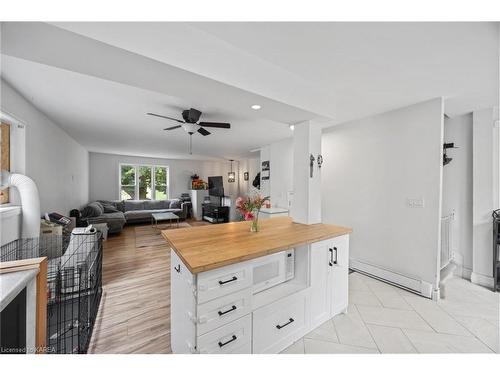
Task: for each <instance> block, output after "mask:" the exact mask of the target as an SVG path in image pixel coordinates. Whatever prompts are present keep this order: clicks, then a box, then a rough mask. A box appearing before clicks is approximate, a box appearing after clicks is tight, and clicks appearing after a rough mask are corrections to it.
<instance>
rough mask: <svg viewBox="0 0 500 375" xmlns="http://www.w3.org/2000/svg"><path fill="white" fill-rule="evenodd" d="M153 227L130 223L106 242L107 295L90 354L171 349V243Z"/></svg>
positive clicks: (90, 347) (93, 336)
mask: <svg viewBox="0 0 500 375" xmlns="http://www.w3.org/2000/svg"><path fill="white" fill-rule="evenodd" d="M189 224H190V225H192V226H197V225H205V224H207V223H198V222H193V221H190V222H189ZM165 227H166V226H160V228H161V229H164V228H165ZM136 228H138V230H136ZM150 228H151V226H150V225H147V224H146V225H137V226H126V227H125V228H124V230H123V231H122V233H121V234H119V235H114V236H109V237H108V240H107V241H105V242H104V243H103V244H104V256H103V295H102V300H101V306H100V308H99V313H98V316H97V321H96V324H95V327H94V332H93V335H92V339H91V342H90V346H89V350H88V353H124V354H125V353H170V352H171V349H170V247H169V246H168V245H167V243H166V242H165V241H158V237H157V236H161V234H160V230H156V231H154V230H153V229H151V230H148V229H150ZM137 239H139V241H137ZM137 244H139V246H141V247H138V246H137Z"/></svg>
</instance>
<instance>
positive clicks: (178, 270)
mask: <svg viewBox="0 0 500 375" xmlns="http://www.w3.org/2000/svg"><path fill="white" fill-rule="evenodd" d="M174 270H176V271H177V273H180V272H181V265H180V264H179V265H178V266H177V267H175V266H174Z"/></svg>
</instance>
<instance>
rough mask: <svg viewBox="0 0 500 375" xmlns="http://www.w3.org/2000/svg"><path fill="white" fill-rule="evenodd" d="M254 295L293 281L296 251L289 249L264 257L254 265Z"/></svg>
mask: <svg viewBox="0 0 500 375" xmlns="http://www.w3.org/2000/svg"><path fill="white" fill-rule="evenodd" d="M252 272H253V288H252V291H253V293H254V294H255V293H258V292H261V291H263V290H265V289H269V288H271V287H273V286H275V285H278V284H281V283H283V282H285V281H288V280H290V279H293V277H294V272H295V250H294V249H289V250H285V251H281V252H279V253H276V254H272V255H268V256H265V257H262V259H261V260H258V261H256V262H255V263H254V264H253V265H252Z"/></svg>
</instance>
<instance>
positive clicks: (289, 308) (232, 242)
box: [162, 217, 351, 353]
mask: <svg viewBox="0 0 500 375" xmlns="http://www.w3.org/2000/svg"><path fill="white" fill-rule="evenodd" d="M260 225H261V229H260V231H259V232H257V233H252V232H250V228H249V226H250V224H249V223H248V222H236V223H228V224H219V225H212V226H203V227H193V228H182V229H176V230H168V231H163V232H162V235H163V236H164V238H165V239H166V240H167V241H168V242H169V244H170V246H171V247H172V250H171V346H172V351H173V352H174V353H278V352H280V351H281V350H283V349H285V348H286V347H287V346H289V345H291V344H292V343H293V342H295V341H296V340H298V339H300V338H301V337H302V336H304V335H305V334H307V333H308V332H310V331H311V330H313V329H314V328H316V327H318V326H319V325H321V324H322V323H324V322H325V321H326V320H328V319H330V318H332V317H333V316H335V315H336V314H339V313H342V312H345V310H346V308H347V303H348V302H347V287H348V285H347V283H348V261H349V234H350V233H351V229H349V228H345V227H340V226H336V225H331V224H314V225H305V224H298V223H294V222H292V220H291V219H290V218H288V217H278V218H273V219H268V220H261V222H260Z"/></svg>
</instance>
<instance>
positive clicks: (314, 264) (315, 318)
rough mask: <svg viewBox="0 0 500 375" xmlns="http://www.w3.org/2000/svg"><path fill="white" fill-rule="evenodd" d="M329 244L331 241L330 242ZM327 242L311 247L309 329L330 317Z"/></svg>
mask: <svg viewBox="0 0 500 375" xmlns="http://www.w3.org/2000/svg"><path fill="white" fill-rule="evenodd" d="M330 242H331V241H330ZM328 245H329V241H321V242H316V243H313V244H312V245H311V293H310V295H309V298H310V300H309V307H310V311H311V329H313V328H315V327H317V326H319V325H320V324H322V323H324V322H325V321H326V320H328V319H329V318H330V316H331V314H330V308H331V296H332V291H331V282H332V281H331V276H330V273H331V269H332V267H330V266H329V261H330V254H329V252H328V248H329V246H328Z"/></svg>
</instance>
